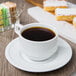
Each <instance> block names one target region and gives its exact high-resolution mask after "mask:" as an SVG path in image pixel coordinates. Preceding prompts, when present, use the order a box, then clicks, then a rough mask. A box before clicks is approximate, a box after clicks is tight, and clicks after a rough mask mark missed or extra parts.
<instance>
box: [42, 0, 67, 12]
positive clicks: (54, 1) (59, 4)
mask: <svg viewBox="0 0 76 76" xmlns="http://www.w3.org/2000/svg"><path fill="white" fill-rule="evenodd" d="M43 8H44V10H45V11H55V9H56V8H68V5H67V2H66V1H63V0H62V1H60V0H59V1H58V0H44V2H43Z"/></svg>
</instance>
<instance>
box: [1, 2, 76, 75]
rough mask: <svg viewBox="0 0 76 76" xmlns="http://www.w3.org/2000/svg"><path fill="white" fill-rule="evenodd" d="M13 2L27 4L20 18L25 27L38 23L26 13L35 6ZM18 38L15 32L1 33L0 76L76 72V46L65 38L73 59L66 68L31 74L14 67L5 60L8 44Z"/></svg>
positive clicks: (68, 73)
mask: <svg viewBox="0 0 76 76" xmlns="http://www.w3.org/2000/svg"><path fill="white" fill-rule="evenodd" d="M2 1H3V0H0V2H2ZM5 1H6V0H5ZM11 1H15V2H16V3H17V4H18V5H21V3H22V4H23V3H25V10H24V12H23V13H22V15H21V17H20V20H21V21H20V22H21V24H23V25H24V24H28V23H31V22H37V21H36V20H34V19H32V18H31V17H30V16H29V15H28V14H27V11H26V10H27V9H28V8H29V7H32V6H33V5H31V4H29V3H27V2H26V1H22V0H11ZM16 37H18V35H17V34H16V33H15V32H14V30H9V31H5V32H3V33H0V76H70V74H71V73H72V72H74V71H76V44H74V43H72V42H70V41H69V40H66V39H65V38H63V39H64V40H66V41H67V42H68V43H69V44H70V45H71V47H72V50H73V57H72V59H71V61H70V62H69V63H68V64H67V65H65V66H64V67H62V68H60V69H58V70H56V71H52V72H47V73H29V72H26V71H21V70H19V69H17V68H15V67H13V66H12V65H11V64H10V63H9V62H8V61H7V60H6V58H5V48H6V46H7V45H8V43H9V42H10V41H12V40H13V39H15V38H16ZM61 38H62V37H61Z"/></svg>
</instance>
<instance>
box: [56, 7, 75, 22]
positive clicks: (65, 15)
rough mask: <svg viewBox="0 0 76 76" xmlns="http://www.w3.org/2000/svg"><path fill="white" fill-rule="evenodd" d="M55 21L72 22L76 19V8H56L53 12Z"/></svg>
mask: <svg viewBox="0 0 76 76" xmlns="http://www.w3.org/2000/svg"><path fill="white" fill-rule="evenodd" d="M55 15H56V20H59V21H73V18H74V17H76V8H66V9H64V8H57V9H56V10H55Z"/></svg>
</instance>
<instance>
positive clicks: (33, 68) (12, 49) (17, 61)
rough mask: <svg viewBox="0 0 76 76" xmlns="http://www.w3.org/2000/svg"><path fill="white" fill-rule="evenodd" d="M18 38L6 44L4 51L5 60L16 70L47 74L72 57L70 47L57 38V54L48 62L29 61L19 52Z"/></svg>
mask: <svg viewBox="0 0 76 76" xmlns="http://www.w3.org/2000/svg"><path fill="white" fill-rule="evenodd" d="M18 41H19V37H18V38H16V39H14V40H13V41H12V42H10V43H9V44H8V46H7V47H6V50H5V56H6V58H7V60H8V61H9V62H10V63H11V64H12V65H13V66H15V67H16V68H18V69H21V70H24V71H29V72H47V71H53V70H56V69H59V68H61V67H62V66H64V65H65V64H67V63H68V62H69V60H70V59H71V57H72V50H71V47H70V46H69V44H68V43H67V42H65V41H64V40H62V39H61V38H59V40H58V45H59V46H58V50H57V52H56V53H55V54H54V55H53V56H52V57H51V58H49V59H48V60H46V61H42V62H36V61H32V60H30V59H29V58H28V57H27V56H26V57H25V56H24V54H23V53H22V52H21V50H23V48H21V47H20V45H19V43H18Z"/></svg>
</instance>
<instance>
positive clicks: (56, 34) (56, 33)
mask: <svg viewBox="0 0 76 76" xmlns="http://www.w3.org/2000/svg"><path fill="white" fill-rule="evenodd" d="M28 25H30V26H31V25H45V26H49V27H51V28H53V29H54V30H53V29H51V30H52V31H53V32H54V33H55V37H54V38H52V39H49V40H44V41H33V40H29V39H26V38H24V37H23V36H22V35H21V33H22V32H23V31H24V30H25V27H27V26H28ZM31 27H32V26H31ZM31 27H28V28H31ZM33 27H34V26H33ZM35 27H38V26H35ZM40 27H44V26H40ZM44 28H48V27H44ZM57 37H58V32H57V30H56V28H55V27H53V26H52V25H48V24H43V23H30V24H26V25H24V26H23V28H22V29H21V30H20V38H22V39H23V40H26V41H28V42H33V43H45V42H49V41H53V40H54V39H56V38H57Z"/></svg>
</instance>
